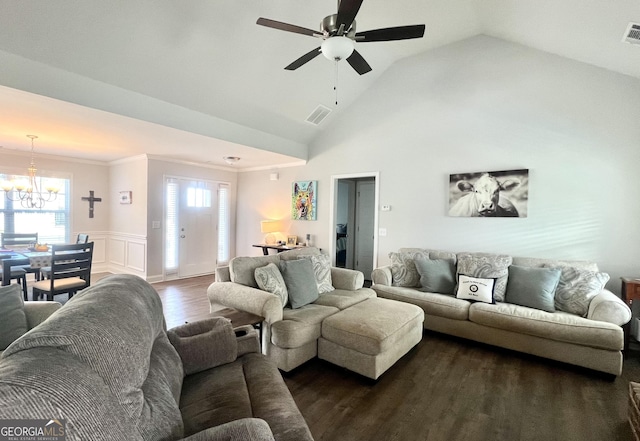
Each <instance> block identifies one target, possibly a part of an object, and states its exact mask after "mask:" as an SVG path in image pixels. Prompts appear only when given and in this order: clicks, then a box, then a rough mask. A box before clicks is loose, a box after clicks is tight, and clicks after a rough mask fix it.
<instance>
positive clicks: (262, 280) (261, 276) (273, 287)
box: [255, 263, 289, 308]
mask: <svg viewBox="0 0 640 441" xmlns="http://www.w3.org/2000/svg"><path fill="white" fill-rule="evenodd" d="M255 278H256V283H257V284H258V287H259V288H260V289H261V290H263V291H267V292H270V293H272V294H275V295H277V296H278V297H280V300H282V307H283V308H284V306H285V305H286V304H287V302H288V301H289V293H288V292H287V285H286V284H285V283H284V279H283V278H282V274H280V270H279V269H278V267H277V266H276V265H275V264H273V263H270V264H268V265H266V266H263V267H261V268H256V270H255Z"/></svg>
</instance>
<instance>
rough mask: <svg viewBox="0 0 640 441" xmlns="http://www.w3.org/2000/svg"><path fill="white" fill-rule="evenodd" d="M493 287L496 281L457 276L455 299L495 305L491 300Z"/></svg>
mask: <svg viewBox="0 0 640 441" xmlns="http://www.w3.org/2000/svg"><path fill="white" fill-rule="evenodd" d="M495 285H496V279H483V278H481V277H470V276H465V275H464V274H458V287H457V288H456V297H457V298H458V299H465V300H472V301H474V302H484V303H495V301H494V298H493V290H494V288H495Z"/></svg>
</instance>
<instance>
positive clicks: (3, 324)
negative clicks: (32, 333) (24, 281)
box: [0, 284, 28, 351]
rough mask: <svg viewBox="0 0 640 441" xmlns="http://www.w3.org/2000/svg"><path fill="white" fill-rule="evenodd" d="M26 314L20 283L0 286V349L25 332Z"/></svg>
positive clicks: (3, 348)
mask: <svg viewBox="0 0 640 441" xmlns="http://www.w3.org/2000/svg"><path fill="white" fill-rule="evenodd" d="M27 330H28V329H27V316H26V315H25V313H24V300H22V290H21V289H20V285H18V284H13V285H8V286H3V287H1V288H0V351H4V350H5V349H7V346H9V345H10V344H11V343H13V341H14V340H16V339H17V338H18V337H20V336H21V335H22V334H24V333H26V332H27Z"/></svg>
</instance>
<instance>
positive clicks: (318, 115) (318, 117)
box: [305, 104, 331, 126]
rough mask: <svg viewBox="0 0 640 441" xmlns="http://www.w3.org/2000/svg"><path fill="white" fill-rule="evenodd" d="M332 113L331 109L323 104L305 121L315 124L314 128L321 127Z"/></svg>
mask: <svg viewBox="0 0 640 441" xmlns="http://www.w3.org/2000/svg"><path fill="white" fill-rule="evenodd" d="M330 113H331V109H329V108H328V107H325V106H323V105H322V104H319V105H318V107H316V109H315V110H314V111H313V112H311V115H309V116H308V117H307V119H306V120H305V121H307V122H308V123H311V124H313V125H314V126H317V125H320V123H321V122H322V121H324V119H325V118H326V117H327V116H328V115H329V114H330Z"/></svg>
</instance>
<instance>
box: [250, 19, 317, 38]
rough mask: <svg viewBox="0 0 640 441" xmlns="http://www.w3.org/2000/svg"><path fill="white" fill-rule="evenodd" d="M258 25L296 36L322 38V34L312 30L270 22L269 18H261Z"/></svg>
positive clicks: (279, 22)
mask: <svg viewBox="0 0 640 441" xmlns="http://www.w3.org/2000/svg"><path fill="white" fill-rule="evenodd" d="M256 24H259V25H260V26H266V27H268V28H274V29H279V30H281V31H287V32H294V33H296V34H302V35H309V36H311V37H321V36H322V32H319V31H314V30H312V29H307V28H303V27H301V26H296V25H292V24H289V23H283V22H281V21H275V20H270V19H268V18H262V17H260V18H259V19H258V21H256Z"/></svg>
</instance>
